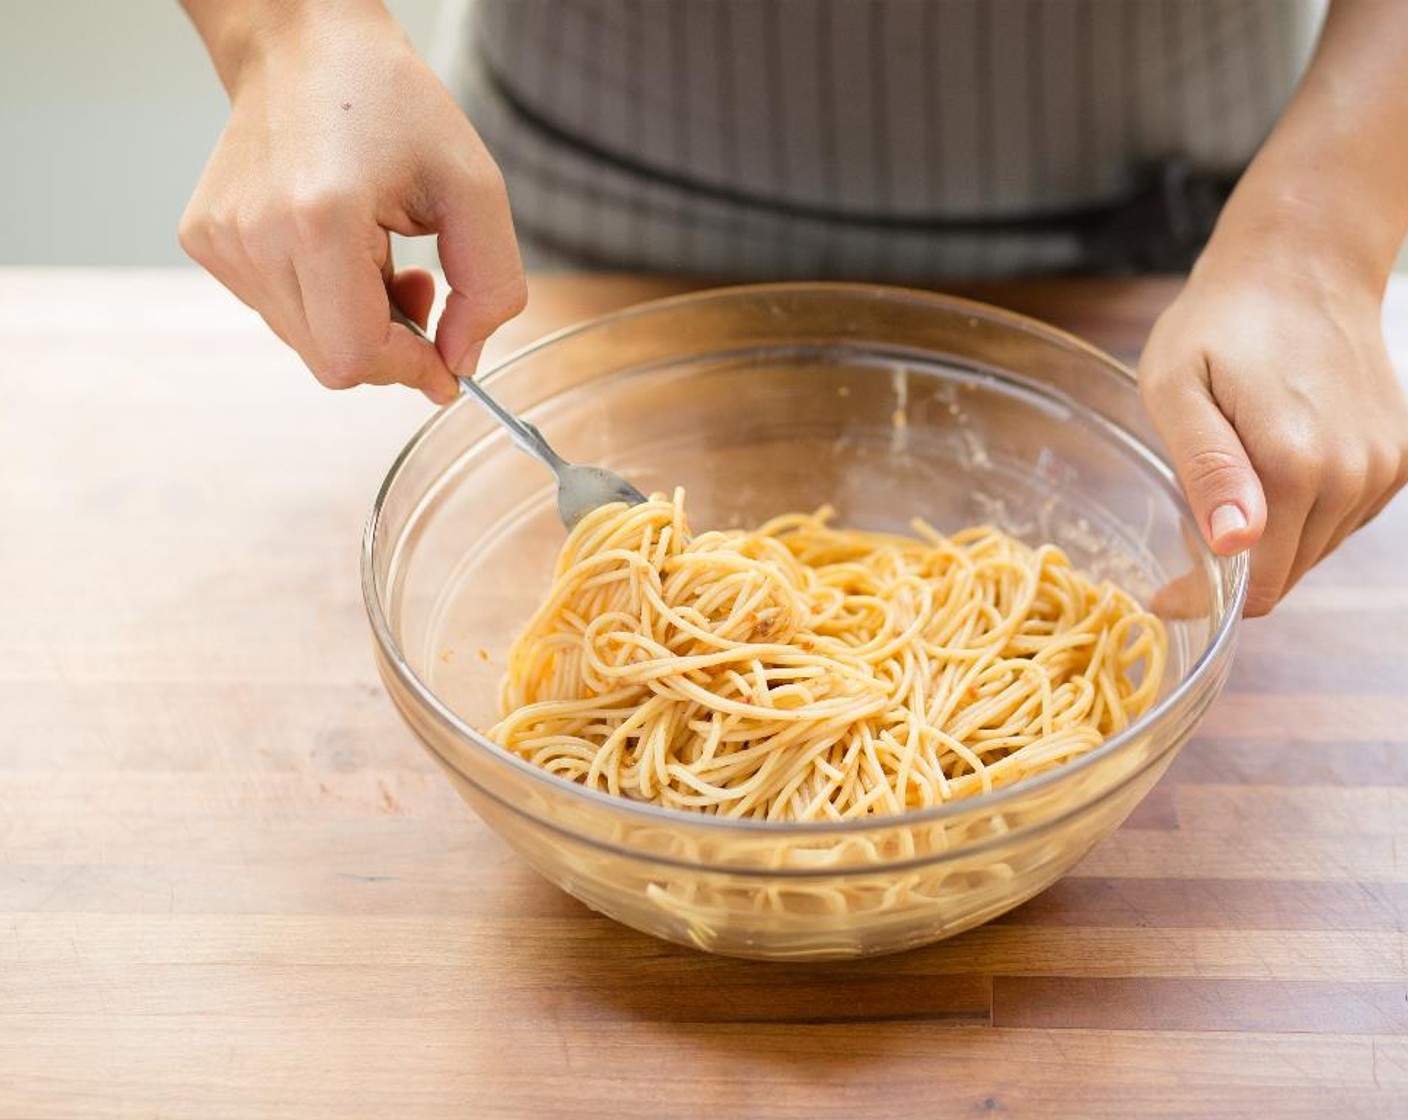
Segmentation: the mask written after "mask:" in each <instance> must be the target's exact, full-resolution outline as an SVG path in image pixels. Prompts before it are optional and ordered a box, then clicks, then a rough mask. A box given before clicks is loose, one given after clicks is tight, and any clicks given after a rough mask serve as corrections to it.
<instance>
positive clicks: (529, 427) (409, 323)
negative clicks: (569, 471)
mask: <svg viewBox="0 0 1408 1120" xmlns="http://www.w3.org/2000/svg"><path fill="white" fill-rule="evenodd" d="M391 321H392V322H394V323H400V324H401V325H402V326H403V327H405V328H406V329H407V330H408V331H410V332H411V333H412V334H413V335H415V336H416V337H417V338H423V339H424V340H425V341H426V342H429V343H430V344H431V345H432V346H434V345H435V341H434V340H433V339H432V338H431V337H430V335H428V334H426V333H425V330H424V328H422V327H421V325H420V324H419V323H417V322H416V321H415V320H414V319H412V318H411V317H410V316H409V315H407V314H406V313H405V312H404V311H402V310H401V309H400V308H399V307H397V306H396V302H395V300H392V301H391ZM455 380H456V381H458V382H459V383H460V391H461V392H465V393H469V394H470V396H472V397H474V398H475V399H476V400H477V401H478V402H479V403H480V404H481V405H483V406H484V407H485V408H486V409H487V410H488V411H489V413H490V415H492V416H493V417H494V419H495V420H497V421H498V422H499V423H500V424H502V425H503V426H504V427H505V428H506V429H507V430H508V434H509V438H510V439H512V440H513V442H514V443H515V444H516V445H517V446H518V447H519V448H520V449H521V450H523V451H526V452H527V453H528V454H529V455H532V456H533V457H534V458H535V459H538V460H539V461H541V462H542V463H543V464H544V465H546V466H547V468H548V469H549V470H551V471H552V472H553V473H554V474H556V473H557V472H558V471H559V470H560V469H561V468H563V467H565V466H566V465H567V460H566V459H564V458H563V457H562V456H561V455H559V454H558V453H557V452H556V451H554V450H553V449H552V445H551V444H549V443H548V441H547V440H546V439H544V438H543V433H542V432H540V431H538V429H537V426H536V425H534V424H530V423H529V422H528V421H527V420H524V419H522V418H521V417H519V416H518V415H517V414H516V413H514V412H513V411H511V410H510V409H507V408H505V407H504V406H503V405H501V404H500V403H499V402H498V401H497V400H495V399H494V398H493V396H491V395H490V393H489V391H488V390H487V389H485V388H484V387H483V386H482V385H480V384H479V382H477V381H475V380H474V379H473V378H472V377H458V376H457V377H456V378H455Z"/></svg>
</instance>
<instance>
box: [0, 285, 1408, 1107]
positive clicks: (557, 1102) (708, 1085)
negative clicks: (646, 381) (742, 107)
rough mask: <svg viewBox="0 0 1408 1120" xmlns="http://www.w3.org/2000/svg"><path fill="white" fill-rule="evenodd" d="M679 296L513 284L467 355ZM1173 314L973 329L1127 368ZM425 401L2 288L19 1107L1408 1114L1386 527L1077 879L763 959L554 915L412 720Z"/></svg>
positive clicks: (1406, 749) (8, 1006) (216, 298)
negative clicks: (387, 582) (406, 445)
mask: <svg viewBox="0 0 1408 1120" xmlns="http://www.w3.org/2000/svg"><path fill="white" fill-rule="evenodd" d="M671 287H672V285H671V284H669V283H668V282H661V281H646V280H639V279H631V278H620V277H617V278H610V277H606V278H594V279H592V278H580V277H567V276H563V277H548V278H540V279H537V280H535V282H534V285H533V296H532V303H531V308H530V310H529V312H528V313H527V314H525V315H524V316H523V317H522V319H521V320H520V321H519V322H517V323H515V324H514V325H512V326H511V327H510V328H508V329H507V330H505V331H504V332H503V336H502V337H501V338H500V339H499V340H498V341H496V343H495V347H496V349H497V350H498V351H499V352H500V353H502V352H503V350H504V349H505V348H507V347H511V346H516V345H518V344H520V343H522V342H524V341H525V340H527V339H529V338H532V337H534V336H536V335H538V334H540V333H542V332H543V331H545V330H547V329H549V328H552V327H555V326H558V325H561V324H563V323H566V322H569V321H572V320H575V319H578V318H581V317H583V316H586V315H588V314H595V313H597V312H600V311H603V310H606V309H608V308H611V307H615V306H618V305H621V304H624V303H627V302H631V301H633V300H635V299H638V298H642V297H644V296H648V295H652V294H658V293H659V292H661V291H664V290H668V289H670V288H671ZM1174 290H1175V286H1174V285H1173V284H1172V283H1171V282H1167V281H1121V282H1102V283H1069V282H1067V283H1059V282H1051V283H1027V284H1021V285H1009V286H997V287H990V288H987V289H984V290H983V293H982V294H985V295H987V296H988V297H989V298H991V299H992V300H993V301H994V302H999V303H1005V304H1008V305H1010V306H1015V307H1017V308H1019V309H1022V310H1026V311H1029V312H1031V313H1034V314H1037V315H1040V316H1044V317H1046V318H1049V319H1051V320H1053V321H1055V322H1057V323H1060V324H1063V325H1066V326H1069V327H1071V328H1073V329H1075V330H1077V331H1078V332H1080V333H1082V334H1084V335H1086V336H1088V337H1089V338H1091V339H1092V340H1093V341H1095V342H1097V343H1100V344H1103V345H1105V346H1107V347H1109V348H1111V349H1113V350H1115V351H1116V352H1118V353H1121V354H1122V355H1124V356H1126V357H1128V356H1130V355H1131V354H1132V353H1133V351H1135V350H1136V349H1137V347H1138V345H1139V343H1140V340H1141V337H1142V334H1143V332H1144V331H1145V330H1146V329H1147V326H1148V324H1149V323H1150V321H1151V320H1152V317H1153V316H1154V314H1155V313H1156V311H1157V310H1158V309H1159V308H1160V307H1161V306H1162V305H1163V304H1164V303H1165V302H1167V300H1168V299H1169V298H1170V297H1171V295H1172V293H1173V292H1174ZM1390 304H1391V312H1390V321H1391V323H1392V324H1393V325H1392V327H1391V329H1392V331H1393V332H1394V340H1393V346H1394V349H1395V354H1396V361H1397V363H1398V365H1399V368H1400V369H1405V368H1408V285H1405V286H1400V287H1396V288H1395V289H1394V290H1393V291H1392V293H1391V298H1390ZM427 412H428V406H427V405H425V404H424V403H423V402H421V401H420V400H419V398H417V397H415V396H414V395H413V394H410V393H407V392H403V391H397V390H385V391H372V390H361V391H358V392H354V393H346V394H340V395H333V394H329V393H327V392H325V391H324V390H321V389H319V388H318V387H317V386H316V385H315V384H314V383H313V381H312V379H311V378H309V377H308V376H307V375H306V374H305V373H304V372H303V371H302V370H301V367H299V366H298V365H297V362H296V360H295V359H294V358H292V357H291V356H290V355H289V354H287V353H285V352H283V351H282V350H281V348H280V346H279V345H278V344H277V343H276V342H274V341H273V340H272V339H271V338H270V337H269V336H266V334H265V332H264V331H263V329H262V325H261V324H260V323H259V322H258V321H257V319H255V317H254V316H253V315H252V314H251V313H249V312H248V311H246V310H245V309H244V308H242V307H240V306H239V305H237V304H236V303H235V302H234V301H233V300H232V299H231V298H230V297H228V296H226V295H225V294H223V293H222V292H221V291H219V290H218V289H217V288H216V287H215V285H214V284H213V283H212V282H210V281H208V280H206V279H204V278H202V277H200V276H198V275H197V274H195V273H194V272H184V271H171V272H105V271H56V272H44V271H19V270H10V271H0V588H3V599H0V1117H3V1118H4V1120H18V1118H21V1117H22V1118H25V1120H47V1118H58V1117H64V1118H69V1117H84V1118H102V1117H119V1116H121V1117H139V1116H140V1117H155V1116H162V1117H175V1116H191V1117H200V1118H202V1120H211V1118H217V1117H225V1116H260V1117H272V1118H289V1120H294V1118H297V1120H308V1118H310V1117H323V1116H327V1117H339V1118H356V1117H367V1118H373V1117H375V1118H378V1120H380V1118H387V1117H396V1118H417V1117H442V1116H472V1117H520V1116H524V1117H558V1116H588V1117H610V1118H612V1120H619V1118H622V1117H636V1116H639V1117H673V1116H678V1117H696V1116H747V1117H764V1118H766V1117H783V1116H802V1115H805V1116H807V1117H825V1116H835V1117H854V1116H860V1115H865V1114H869V1115H883V1116H899V1115H904V1114H915V1115H917V1114H923V1115H925V1116H929V1117H947V1116H955V1117H969V1116H979V1115H988V1114H993V1115H1000V1116H1013V1117H1042V1118H1044V1117H1059V1116H1073V1117H1074V1116H1079V1117H1108V1118H1116V1117H1119V1118H1123V1117H1130V1116H1147V1115H1157V1116H1172V1115H1179V1116H1198V1117H1212V1116H1216V1117H1228V1116H1244V1115H1245V1116H1255V1117H1258V1118H1263V1117H1272V1116H1274V1117H1284V1116H1297V1117H1326V1116H1334V1117H1351V1116H1390V1115H1397V1116H1405V1115H1408V956H1406V955H1405V933H1404V930H1405V923H1406V922H1408V563H1405V561H1404V555H1405V553H1408V499H1403V500H1400V501H1398V502H1397V503H1396V504H1395V505H1394V506H1393V507H1391V509H1390V510H1389V511H1388V513H1387V514H1386V515H1385V516H1384V517H1382V518H1381V519H1380V520H1379V521H1378V522H1377V523H1376V524H1374V525H1373V526H1371V527H1370V528H1369V529H1367V530H1366V531H1365V532H1363V533H1361V534H1360V535H1359V536H1357V537H1356V538H1354V539H1353V540H1352V541H1351V543H1350V544H1349V545H1348V546H1347V547H1346V548H1345V549H1344V550H1343V551H1342V552H1341V554H1339V555H1338V556H1336V557H1334V558H1333V559H1332V560H1330V561H1329V562H1328V563H1326V564H1325V565H1323V566H1322V567H1321V568H1320V569H1319V570H1317V571H1316V572H1315V573H1313V574H1312V575H1311V577H1310V578H1309V579H1307V580H1306V581H1305V583H1304V585H1303V586H1302V587H1301V588H1300V589H1299V590H1298V591H1297V592H1296V594H1295V596H1294V597H1293V598H1292V599H1291V600H1290V601H1289V602H1288V603H1286V604H1285V605H1284V606H1283V607H1282V608H1281V609H1280V610H1279V611H1278V612H1277V613H1276V614H1274V615H1273V616H1272V617H1270V618H1269V619H1266V620H1262V621H1256V622H1253V623H1251V624H1249V625H1248V626H1247V627H1246V628H1245V630H1244V640H1243V642H1242V648H1241V651H1240V653H1239V656H1238V660H1237V664H1236V670H1235V672H1234V674H1233V679H1232V683H1231V685H1230V687H1229V689H1228V692H1227V694H1226V695H1225V696H1224V697H1223V698H1222V699H1221V700H1220V701H1219V702H1218V704H1217V705H1216V707H1215V708H1214V709H1213V711H1212V713H1211V715H1210V716H1209V718H1208V720H1207V722H1206V724H1205V725H1204V727H1203V728H1202V730H1201V733H1200V735H1199V736H1198V738H1197V739H1196V741H1195V742H1193V743H1192V744H1191V745H1190V746H1189V747H1188V748H1187V749H1186V750H1185V751H1184V752H1183V754H1182V755H1181V756H1180V758H1179V759H1178V760H1177V761H1176V763H1175V764H1174V766H1173V769H1172V770H1171V772H1170V773H1169V774H1168V776H1167V777H1166V778H1165V779H1164V781H1163V782H1162V783H1161V784H1160V785H1159V787H1158V788H1157V789H1156V790H1155V791H1154V793H1153V794H1152V795H1151V796H1150V797H1149V798H1148V799H1147V800H1146V801H1145V802H1144V803H1143V804H1142V805H1141V807H1140V808H1139V809H1138V810H1137V811H1136V813H1135V814H1134V816H1133V817H1132V818H1131V819H1130V820H1129V822H1128V823H1127V824H1126V825H1125V826H1124V827H1123V828H1122V829H1120V830H1119V832H1117V833H1116V834H1115V835H1114V836H1113V837H1111V838H1110V839H1109V840H1108V841H1107V842H1106V843H1104V844H1103V845H1101V846H1100V847H1099V848H1098V849H1097V850H1096V851H1095V852H1094V853H1093V854H1092V855H1091V856H1090V857H1089V858H1088V859H1087V860H1086V861H1085V862H1084V863H1083V864H1082V865H1081V866H1080V867H1079V869H1078V870H1077V871H1076V872H1075V873H1074V874H1073V875H1071V876H1070V877H1069V878H1067V879H1065V880H1064V881H1062V882H1061V883H1060V884H1058V885H1057V886H1055V887H1053V888H1052V889H1051V890H1049V891H1048V892H1047V893H1046V894H1044V895H1042V896H1041V897H1039V898H1038V899H1036V900H1035V901H1033V902H1030V903H1028V904H1027V905H1025V906H1023V907H1021V908H1020V909H1018V910H1017V911H1015V912H1013V913H1011V914H1009V915H1007V916H1006V917H1004V918H1002V919H1001V920H999V921H997V922H994V923H992V924H991V925H988V926H986V927H984V928H981V929H978V930H976V931H973V932H971V933H968V934H966V935H964V936H962V937H959V938H957V939H955V940H952V941H949V942H946V943H942V944H939V945H935V946H932V947H929V948H926V949H922V950H918V951H915V952H911V953H908V954H904V955H901V956H896V957H890V958H884V959H879V960H874V961H869V962H864V963H859V964H845V965H830V966H823V965H817V966H800V965H793V966H777V965H765V964H758V963H749V962H740V961H732V960H725V959H718V958H712V957H708V956H705V955H703V954H700V953H695V952H691V951H688V950H685V949H681V948H676V947H674V946H672V945H668V944H664V943H661V942H656V941H654V940H651V939H650V938H647V937H645V936H643V935H640V934H637V933H634V932H632V931H630V930H627V929H624V928H622V927H620V926H617V925H615V924H613V923H612V922H610V921H608V920H606V919H604V918H601V917H598V916H596V915H594V914H592V913H590V912H588V911H587V910H586V909H585V908H584V907H582V906H581V905H579V904H578V903H576V902H575V901H573V900H572V899H570V898H568V897H566V896H565V895H563V894H560V893H559V892H558V891H557V890H556V889H554V888H552V887H550V886H548V885H547V884H546V883H544V882H542V881H540V880H539V879H538V878H537V877H536V876H535V875H534V874H533V873H532V872H531V871H529V870H528V868H527V867H526V866H524V865H523V864H522V863H521V862H520V861H519V860H518V859H517V858H516V857H515V856H514V855H513V854H512V853H511V852H510V851H509V850H508V849H507V848H506V847H505V845H504V844H502V843H501V842H500V841H499V840H498V839H497V837H495V836H494V835H493V834H492V833H490V832H489V831H488V829H487V828H485V827H484V826H483V825H482V824H481V823H480V822H479V820H478V819H477V818H476V817H475V816H474V815H473V814H472V813H471V812H470V811H469V810H468V809H467V808H466V807H465V806H464V805H462V804H461V803H460V802H459V801H458V800H457V798H456V796H455V795H454V793H453V792H452V791H451V789H450V787H449V785H448V784H447V783H446V782H445V781H444V780H443V779H442V778H441V777H440V775H439V774H438V773H436V772H435V770H434V769H433V768H432V764H431V762H430V760H429V759H428V758H427V757H426V755H425V754H424V753H423V752H422V750H421V748H420V747H419V746H418V745H417V744H416V743H415V741H414V740H413V739H412V737H411V735H410V734H409V732H407V731H406V730H405V729H404V728H403V726H402V725H401V723H400V721H399V719H398V717H397V716H396V714H395V712H394V711H393V709H392V706H391V704H390V703H389V702H388V700H387V699H386V697H385V695H384V694H383V692H382V689H381V686H380V684H379V682H378V680H377V678H376V674H375V671H374V669H373V666H372V658H371V652H370V641H369V638H368V634H367V630H366V623H365V621H364V616H363V612H362V604H361V599H360V594H359V586H358V572H357V557H358V544H359V536H360V532H361V528H362V523H363V520H364V518H365V516H366V514H367V512H368V508H369V506H370V503H371V498H372V495H373V493H374V491H375V489H376V486H377V484H378V482H379V481H380V478H381V476H382V474H383V472H384V470H385V469H386V467H387V466H388V465H389V463H390V461H391V459H392V457H393V456H394V455H395V453H396V452H397V450H398V449H399V448H400V447H401V445H402V444H403V442H404V440H405V438H406V437H407V436H408V435H409V433H410V432H411V431H412V430H413V428H414V427H415V426H416V425H418V424H419V423H420V421H421V420H422V419H423V418H424V417H425V416H426V415H427Z"/></svg>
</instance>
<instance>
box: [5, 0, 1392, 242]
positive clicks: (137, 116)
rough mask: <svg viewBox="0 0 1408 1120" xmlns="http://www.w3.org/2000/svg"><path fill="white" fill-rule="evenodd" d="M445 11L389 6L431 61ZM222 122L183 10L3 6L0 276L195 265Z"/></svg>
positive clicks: (164, 5) (435, 1) (151, 1)
mask: <svg viewBox="0 0 1408 1120" xmlns="http://www.w3.org/2000/svg"><path fill="white" fill-rule="evenodd" d="M451 2H457V0H451ZM458 2H462V0H458ZM681 2H682V0H681ZM1403 2H1405V3H1408V0H1403ZM441 4H442V0H390V3H389V7H390V8H391V10H392V11H393V12H394V13H395V14H396V16H397V18H398V19H400V21H401V23H402V25H403V26H404V27H405V28H406V31H407V33H408V34H409V35H410V37H411V40H412V42H414V43H415V44H416V46H417V47H418V48H419V49H420V50H421V51H422V52H423V53H426V54H427V55H428V56H430V57H434V56H435V52H434V40H435V38H436V34H437V29H438V27H439V26H441V24H440V8H441ZM225 113H226V104H225V95H224V92H223V91H222V90H221V88H220V84H219V83H218V82H217V81H216V79H215V75H214V72H213V71H212V70H211V67H210V63H209V61H208V60H207V59H206V57H205V52H204V50H203V48H202V46H201V43H200V40H199V38H197V36H196V33H195V31H194V29H193V28H192V27H191V25H190V22H189V21H188V20H187V19H186V17H185V14H184V13H183V12H182V11H181V10H180V7H179V6H178V4H177V3H176V0H0V265H5V264H30V265H74V264H97V265H117V264H133V265H160V264H177V263H187V262H186V257H185V255H184V254H183V253H182V252H181V248H180V246H179V245H178V244H177V241H176V223H177V221H178V220H179V218H180V215H181V211H182V209H183V208H184V206H185V203H186V199H187V198H188V196H189V195H190V192H191V189H192V188H193V187H194V186H195V183H196V179H197V177H198V176H199V174H200V169H201V167H202V166H204V163H205V159H206V156H207V155H208V154H209V152H210V148H211V145H212V144H213V143H214V142H215V139H216V137H217V136H218V135H219V132H220V128H221V126H222V124H223V122H224V119H225ZM431 253H432V250H431V247H430V245H429V244H427V243H425V242H424V241H422V242H421V243H420V244H417V245H415V246H413V247H407V246H401V247H398V249H397V259H398V260H399V261H401V262H402V263H429V262H430V260H431ZM1399 267H1400V268H1408V247H1406V248H1405V253H1404V255H1403V256H1402V257H1401V258H1400V260H1399Z"/></svg>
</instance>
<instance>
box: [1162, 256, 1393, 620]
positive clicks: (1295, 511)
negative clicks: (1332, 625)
mask: <svg viewBox="0 0 1408 1120" xmlns="http://www.w3.org/2000/svg"><path fill="white" fill-rule="evenodd" d="M1379 301H1380V293H1379V292H1378V291H1376V290H1374V287H1373V286H1372V285H1370V284H1359V283H1356V282H1353V281H1350V280H1347V279H1345V278H1344V277H1343V276H1341V275H1338V274H1336V273H1335V272H1334V270H1333V269H1332V268H1329V267H1320V266H1317V264H1316V263H1314V262H1311V261H1308V260H1305V259H1290V260H1284V261H1281V260H1267V259H1261V260H1249V259H1241V260H1238V261H1237V262H1236V263H1235V264H1228V263H1227V262H1226V260H1225V259H1224V260H1218V259H1215V258H1214V259H1210V258H1209V256H1208V255H1205V256H1204V259H1203V260H1202V261H1200V262H1199V265H1198V267H1197V268H1196V269H1194V271H1193V274H1192V276H1191V277H1190V279H1189V281H1188V284H1187V286H1186V287H1185V289H1184V290H1183V292H1182V294H1181V295H1180V296H1179V297H1178V299H1177V300H1176V301H1175V302H1174V303H1173V304H1172V305H1171V306H1170V307H1169V308H1168V310H1167V311H1165V312H1164V314H1163V315H1162V316H1161V317H1160V318H1159V320H1158V322H1157V323H1156V324H1155V326H1154V330H1153V333H1152V334H1151V335H1150V337H1149V341H1148V344H1147V345H1146V346H1145V349H1144V353H1143V355H1142V357H1141V359H1140V362H1139V380H1140V387H1141V390H1142V392H1143V396H1144V401H1145V405H1146V407H1147V408H1148V410H1149V414H1150V416H1151V417H1152V419H1153V421H1154V424H1155V426H1156V427H1157V428H1158V430H1159V433H1160V435H1161V436H1162V437H1163V439H1164V441H1165V442H1166V443H1167V444H1168V447H1169V450H1170V451H1171V453H1172V455H1173V460H1174V464H1175V467H1176V469H1177V472H1178V476H1179V479H1180V481H1181V482H1182V484H1183V487H1184V490H1185V491H1186V493H1187V495H1188V500H1189V503H1190V504H1191V506H1192V509H1193V512H1194V515H1195V516H1196V517H1197V520H1198V524H1199V526H1200V528H1201V530H1202V532H1203V534H1204V536H1205V537H1206V539H1207V541H1208V543H1209V544H1210V545H1211V546H1212V548H1213V551H1214V552H1216V553H1218V554H1219V555H1224V556H1226V555H1231V554H1232V553H1235V552H1240V551H1242V550H1244V549H1247V548H1250V549H1251V584H1250V588H1249V594H1248V598H1247V607H1246V613H1247V614H1248V615H1262V614H1266V613H1267V612H1268V611H1270V610H1271V608H1272V607H1273V606H1275V605H1276V603H1277V602H1278V601H1279V600H1280V599H1281V597H1282V596H1283V595H1284V594H1285V593H1286V592H1287V591H1288V590H1290V588H1291V587H1292V586H1293V585H1294V584H1295V583H1296V581H1297V580H1298V579H1300V577H1301V576H1303V575H1304V574H1305V573H1306V571H1307V570H1309V569H1310V568H1311V567H1312V566H1313V565H1315V564H1316V563H1317V562H1318V561H1320V560H1321V559H1323V558H1324V557H1325V556H1327V555H1329V553H1330V552H1332V551H1333V550H1334V549H1335V548H1336V547H1337V546H1338V545H1339V544H1340V542H1341V541H1343V540H1344V539H1345V537H1347V536H1349V534H1350V533H1352V532H1354V531H1355V530H1356V529H1358V528H1359V527H1360V526H1361V525H1363V524H1364V523H1365V522H1367V521H1369V520H1370V519H1371V518H1373V517H1374V516H1375V515H1376V514H1377V513H1378V512H1379V511H1380V510H1381V509H1382V508H1383V507H1384V505H1385V504H1386V503H1387V502H1388V501H1389V499H1390V498H1392V497H1393V495H1394V494H1395V493H1397V492H1398V490H1399V489H1400V488H1402V486H1403V485H1404V483H1405V481H1408V402H1405V399H1404V393H1403V389H1402V387H1401V386H1400V384H1399V381H1398V378H1397V377H1396V376H1395V373H1394V370H1393V368H1392V366H1391V365H1390V363H1389V358H1388V353H1387V350H1386V349H1385V347H1384V339H1383V330H1382V327H1381V325H1380V303H1379Z"/></svg>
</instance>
